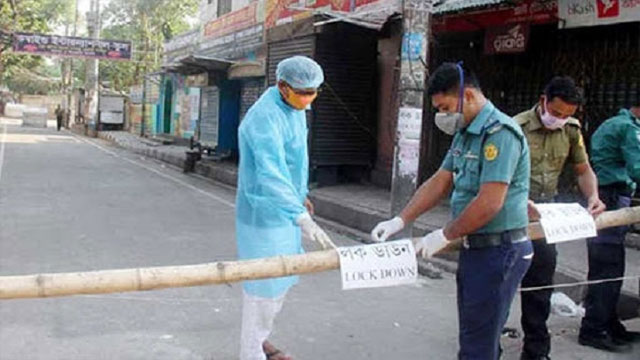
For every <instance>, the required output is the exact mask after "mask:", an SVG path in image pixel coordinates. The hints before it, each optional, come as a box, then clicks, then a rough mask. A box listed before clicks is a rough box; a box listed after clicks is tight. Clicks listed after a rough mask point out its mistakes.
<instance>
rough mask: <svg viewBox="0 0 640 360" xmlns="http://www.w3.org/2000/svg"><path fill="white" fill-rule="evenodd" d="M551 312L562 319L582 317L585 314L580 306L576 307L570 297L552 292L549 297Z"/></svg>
mask: <svg viewBox="0 0 640 360" xmlns="http://www.w3.org/2000/svg"><path fill="white" fill-rule="evenodd" d="M551 311H553V313H554V314H556V315H560V316H564V317H582V316H584V314H585V310H584V308H583V307H582V306H580V305H577V304H576V303H575V302H573V300H571V298H570V297H568V296H567V295H565V294H564V293H561V292H554V293H553V294H552V295H551Z"/></svg>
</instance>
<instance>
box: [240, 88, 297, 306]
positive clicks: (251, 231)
mask: <svg viewBox="0 0 640 360" xmlns="http://www.w3.org/2000/svg"><path fill="white" fill-rule="evenodd" d="M307 132H308V130H307V122H306V116H305V112H304V110H295V109H293V108H292V107H290V106H289V105H287V104H286V103H285V102H284V100H283V99H282V96H281V95H280V92H279V91H278V89H277V88H276V87H271V88H269V89H267V91H265V92H264V94H262V96H261V97H260V99H258V101H257V102H256V103H255V104H254V105H253V106H252V107H251V108H250V109H249V111H248V112H247V115H246V116H245V118H244V119H243V121H242V123H241V125H240V128H239V130H238V139H239V146H240V167H239V173H238V193H237V199H236V204H237V206H236V238H237V242H238V257H239V258H240V259H255V258H262V257H269V256H276V255H291V254H300V253H302V252H303V249H302V245H301V232H300V227H299V226H298V225H297V224H296V223H295V220H296V218H297V217H298V216H300V214H302V213H303V212H305V211H306V209H305V207H304V200H305V199H306V197H307V193H308V192H309V189H308V180H309V179H308V177H309V157H308V150H307ZM297 282H298V277H297V276H289V277H283V278H277V279H267V280H255V281H245V282H244V284H243V286H244V289H245V291H246V292H247V293H249V294H251V295H254V296H261V297H267V298H274V297H278V296H280V295H282V294H283V293H284V292H286V291H287V290H288V289H289V287H291V286H292V285H294V284H295V283H297Z"/></svg>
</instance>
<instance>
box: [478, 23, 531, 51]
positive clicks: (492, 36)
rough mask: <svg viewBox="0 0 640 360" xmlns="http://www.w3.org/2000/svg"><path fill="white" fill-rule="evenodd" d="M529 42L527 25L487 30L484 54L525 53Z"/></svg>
mask: <svg viewBox="0 0 640 360" xmlns="http://www.w3.org/2000/svg"><path fill="white" fill-rule="evenodd" d="M528 42H529V25H528V24H514V25H508V26H501V27H496V28H490V29H487V31H486V32H485V37H484V53H485V54H488V55H492V54H514V53H521V52H525V50H526V49H527V43H528Z"/></svg>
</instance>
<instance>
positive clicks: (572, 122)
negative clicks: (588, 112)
mask: <svg viewBox="0 0 640 360" xmlns="http://www.w3.org/2000/svg"><path fill="white" fill-rule="evenodd" d="M567 124H569V125H573V126H577V127H582V125H581V124H580V120H578V119H576V118H574V117H569V118H568V119H567Z"/></svg>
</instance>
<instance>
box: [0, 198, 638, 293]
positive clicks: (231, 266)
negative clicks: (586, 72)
mask: <svg viewBox="0 0 640 360" xmlns="http://www.w3.org/2000/svg"><path fill="white" fill-rule="evenodd" d="M633 223H640V206H636V207H632V208H625V209H621V210H615V211H607V212H605V213H603V214H602V215H600V216H599V217H598V218H597V219H596V227H597V228H598V229H603V228H608V227H613V226H620V225H627V224H633ZM528 231H529V235H530V237H531V238H532V239H541V238H543V237H544V234H543V232H542V228H541V227H540V224H539V223H531V224H530V225H529V229H528ZM454 242H457V243H459V242H460V240H456V241H454ZM339 267H340V261H339V257H338V253H337V252H336V250H334V249H331V250H323V251H314V252H309V253H306V254H301V255H289V256H275V257H270V258H264V259H256V260H241V261H221V262H214V263H207V264H197V265H183V266H161V267H148V268H135V269H118V270H100V271H88V272H75V273H51V274H35V275H20V276H0V299H19V298H42V297H55V296H69V295H80V294H104V293H115V292H125V291H146V290H158V289H165V288H174V287H188V286H202V285H212V284H223V283H231V282H238V281H244V280H256V279H266V278H274V277H282V276H289V275H299V274H309V273H316V272H322V271H327V270H334V269H338V268H339Z"/></svg>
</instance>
